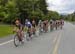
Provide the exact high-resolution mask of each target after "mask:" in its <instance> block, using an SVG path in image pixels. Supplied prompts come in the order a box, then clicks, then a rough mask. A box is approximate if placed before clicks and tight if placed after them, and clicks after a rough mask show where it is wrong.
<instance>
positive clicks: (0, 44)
mask: <svg viewBox="0 0 75 54" xmlns="http://www.w3.org/2000/svg"><path fill="white" fill-rule="evenodd" d="M12 41H14V40H13V39H12V40H9V41H6V42H3V43H0V46H2V45H5V44H8V43H10V42H12Z"/></svg>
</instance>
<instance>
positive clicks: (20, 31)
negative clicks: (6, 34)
mask: <svg viewBox="0 0 75 54" xmlns="http://www.w3.org/2000/svg"><path fill="white" fill-rule="evenodd" d="M23 30H24V26H23V25H22V24H21V23H20V20H19V19H16V21H15V27H14V30H13V32H16V33H17V35H18V38H19V41H23V37H24V31H23Z"/></svg>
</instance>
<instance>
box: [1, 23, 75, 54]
mask: <svg viewBox="0 0 75 54" xmlns="http://www.w3.org/2000/svg"><path fill="white" fill-rule="evenodd" d="M12 39H13V38H12ZM8 40H9V41H6V42H8V43H6V42H5V41H3V43H2V42H1V43H0V54H75V25H72V24H71V23H68V22H67V23H66V22H65V25H64V27H63V29H62V30H61V29H58V30H55V31H53V32H48V33H44V34H42V35H40V36H37V37H34V38H33V39H32V40H31V41H25V44H24V45H20V46H19V47H15V46H14V44H13V41H10V39H8Z"/></svg>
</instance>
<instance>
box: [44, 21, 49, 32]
mask: <svg viewBox="0 0 75 54" xmlns="http://www.w3.org/2000/svg"><path fill="white" fill-rule="evenodd" d="M47 27H48V20H44V21H43V30H44V32H47V31H48V28H47Z"/></svg>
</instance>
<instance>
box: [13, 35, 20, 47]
mask: <svg viewBox="0 0 75 54" xmlns="http://www.w3.org/2000/svg"><path fill="white" fill-rule="evenodd" d="M19 43H20V41H19V37H18V36H17V35H15V36H14V45H15V46H16V47H17V46H18V45H19Z"/></svg>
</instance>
